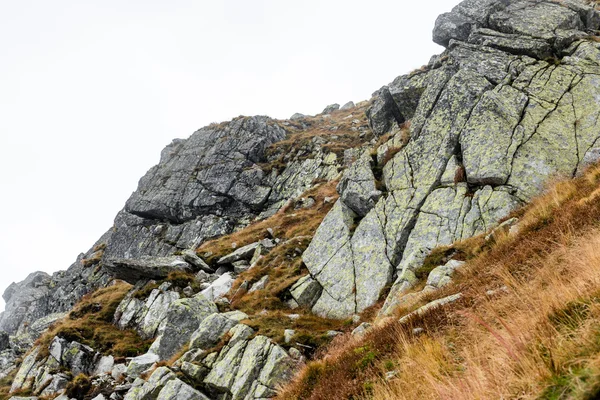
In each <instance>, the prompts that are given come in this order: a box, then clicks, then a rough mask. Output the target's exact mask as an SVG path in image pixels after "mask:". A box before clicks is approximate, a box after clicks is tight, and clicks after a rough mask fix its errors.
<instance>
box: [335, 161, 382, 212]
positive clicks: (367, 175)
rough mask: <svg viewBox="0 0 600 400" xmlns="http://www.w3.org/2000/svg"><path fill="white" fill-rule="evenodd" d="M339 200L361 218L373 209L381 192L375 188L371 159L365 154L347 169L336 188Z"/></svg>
mask: <svg viewBox="0 0 600 400" xmlns="http://www.w3.org/2000/svg"><path fill="white" fill-rule="evenodd" d="M337 191H338V192H339V193H340V199H341V200H342V201H343V202H344V204H346V205H347V206H348V207H350V208H351V209H352V211H354V212H355V213H356V214H358V215H359V216H361V217H364V216H365V215H367V213H368V212H369V211H370V210H371V209H372V208H373V207H375V203H376V202H377V200H379V197H381V192H380V191H379V190H377V187H376V186H375V176H374V175H373V171H372V169H371V157H370V155H369V154H368V153H365V154H364V155H363V156H362V157H361V158H359V159H358V160H357V161H356V162H355V163H354V164H352V166H351V167H350V168H348V169H347V170H346V171H345V172H344V175H343V176H342V179H341V180H340V183H339V184H338V186H337Z"/></svg>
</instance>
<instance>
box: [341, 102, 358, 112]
mask: <svg viewBox="0 0 600 400" xmlns="http://www.w3.org/2000/svg"><path fill="white" fill-rule="evenodd" d="M354 107H356V105H355V104H354V102H353V101H349V102H347V103H346V104H344V105H343V106H341V107H340V111H346V110H351V109H353V108H354Z"/></svg>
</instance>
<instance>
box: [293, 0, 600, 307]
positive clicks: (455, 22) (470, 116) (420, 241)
mask: <svg viewBox="0 0 600 400" xmlns="http://www.w3.org/2000/svg"><path fill="white" fill-rule="evenodd" d="M599 25H600V14H599V13H598V12H597V11H596V10H594V9H593V8H592V7H589V6H586V5H585V4H583V3H580V2H577V1H565V2H560V3H559V2H552V1H533V0H527V1H512V2H508V1H503V2H502V1H501V2H498V1H482V0H467V1H464V2H462V3H461V4H460V5H458V6H457V7H456V8H455V9H454V10H453V11H452V12H450V13H447V14H444V15H442V16H440V17H439V19H438V21H437V23H436V27H435V29H434V33H433V36H434V40H435V41H436V42H437V43H440V44H442V45H444V46H446V47H447V50H446V51H445V52H444V53H443V54H442V55H441V56H437V57H434V58H433V59H432V60H431V62H430V64H429V65H428V66H427V67H426V68H425V69H424V70H422V71H418V72H416V73H414V74H411V75H407V76H403V77H399V78H398V79H396V80H395V81H394V82H393V83H392V84H390V85H389V86H388V87H384V88H382V89H381V90H380V91H378V92H377V93H376V94H375V96H376V98H375V104H374V107H373V108H372V109H371V110H370V118H371V125H372V127H373V129H374V131H376V132H378V133H379V134H384V133H386V132H388V131H389V130H391V129H393V127H394V126H395V125H396V124H398V123H403V122H404V121H405V120H406V119H408V118H411V128H410V136H411V137H410V141H409V142H408V144H407V145H406V147H404V148H403V149H402V150H401V151H399V152H398V153H397V154H396V155H395V156H394V157H393V158H392V159H391V160H390V161H389V162H388V163H387V164H385V165H381V162H374V164H376V165H373V166H371V167H377V168H382V169H383V182H384V183H385V191H386V192H387V193H386V194H385V195H384V196H383V197H382V198H381V199H380V200H379V201H378V202H377V204H376V205H375V206H374V207H372V209H371V210H370V211H369V212H368V213H367V214H366V215H364V217H363V216H362V215H357V214H355V212H356V211H357V207H356V205H355V204H354V201H353V200H352V199H353V197H352V196H347V195H346V194H345V193H344V190H348V189H346V188H341V189H342V192H341V199H340V201H339V204H337V205H336V206H335V208H334V210H332V212H331V213H330V215H328V216H327V218H326V219H325V221H324V223H323V225H322V227H321V229H319V231H318V232H317V234H316V236H315V238H314V239H313V242H312V243H311V246H310V247H309V248H308V250H307V251H306V252H305V254H304V262H305V263H306V265H307V266H308V269H309V270H310V272H311V275H312V276H313V278H314V279H315V280H316V281H318V282H319V283H320V284H321V286H322V287H323V294H322V295H321V297H320V298H319V300H318V301H317V302H316V303H315V304H314V306H313V311H314V312H316V313H318V314H320V315H325V316H331V317H336V318H343V317H347V316H349V315H352V314H353V313H358V312H361V311H362V310H364V309H365V308H367V307H369V306H371V305H373V304H374V303H375V302H376V301H377V299H378V297H379V295H380V293H382V291H383V290H384V288H385V287H386V286H388V285H389V284H390V283H392V281H393V279H395V283H394V284H393V288H392V293H391V295H390V297H389V298H388V304H387V305H386V307H385V309H386V310H387V309H389V308H390V307H391V305H392V304H393V303H394V302H395V301H396V300H397V297H398V296H399V295H401V293H403V292H405V291H406V290H408V289H409V288H411V287H412V286H413V285H414V284H415V282H416V279H415V276H414V270H415V269H416V268H418V267H419V266H420V264H421V263H422V261H423V260H424V258H425V257H426V256H427V254H428V253H429V252H430V251H431V250H432V249H433V248H435V247H437V246H440V245H447V244H450V243H452V242H454V241H457V240H461V239H465V238H468V237H471V236H473V235H475V234H478V233H482V232H485V231H487V230H489V229H490V228H491V227H493V226H494V225H495V224H496V223H497V221H499V220H500V219H501V218H503V217H505V216H507V215H508V213H509V212H510V211H511V210H512V209H514V208H515V207H517V206H518V205H520V204H523V203H525V202H527V201H528V200H529V199H530V198H531V197H532V196H533V195H535V194H537V193H539V191H540V190H541V189H542V188H543V185H544V182H546V180H547V179H548V178H550V177H552V176H554V175H561V176H574V175H576V174H577V173H578V172H580V171H581V170H582V169H583V168H584V167H585V166H586V165H587V164H589V163H590V162H593V161H595V160H597V159H598V156H599V152H600V145H599V143H598V139H599V138H600V132H599V129H598V128H599V126H598V116H599V115H600V104H599V103H598V96H599V95H600V80H599V78H600V76H599V73H600V68H599V60H600V58H599V56H600V51H599V46H598V44H597V42H595V41H593V40H590V39H589V36H590V35H592V34H594V32H595V31H596V30H597V29H598V27H599ZM417 99H418V101H417ZM415 104H418V105H417V106H416V108H415ZM354 168H360V169H361V170H362V171H363V173H362V174H361V175H360V176H362V177H365V176H369V168H370V167H369V165H368V163H365V162H362V163H360V164H358V165H356V166H355V167H354ZM350 171H351V170H349V171H347V174H350V173H351V172H350ZM353 175H354V176H351V175H348V176H347V179H350V180H352V179H354V180H355V181H356V182H357V183H358V185H360V186H364V184H363V179H364V178H360V179H358V180H357V178H356V173H354V174H353ZM367 180H368V181H369V186H371V187H372V186H373V182H374V177H373V175H370V177H369V178H368V179H367ZM348 197H350V201H349V199H348ZM368 201H371V200H368ZM368 201H367V200H363V203H364V205H365V207H366V206H367V205H368ZM368 208H371V205H369V206H368ZM357 220H360V222H358V223H357ZM356 224H357V226H354V225H356ZM384 311H385V310H384Z"/></svg>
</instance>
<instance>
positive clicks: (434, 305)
mask: <svg viewBox="0 0 600 400" xmlns="http://www.w3.org/2000/svg"><path fill="white" fill-rule="evenodd" d="M461 298H462V293H457V294H453V295H451V296H448V297H444V298H442V299H438V300H434V301H432V302H431V303H427V304H425V305H424V306H422V307H420V308H418V309H417V310H415V311H413V312H411V313H410V314H407V315H405V316H404V317H402V318H400V320H399V322H400V323H405V322H406V321H408V320H409V319H410V318H411V317H413V316H415V315H423V314H425V313H427V312H428V311H430V310H432V309H435V308H438V307H442V306H445V305H446V304H451V303H454V302H456V301H458V300H460V299H461Z"/></svg>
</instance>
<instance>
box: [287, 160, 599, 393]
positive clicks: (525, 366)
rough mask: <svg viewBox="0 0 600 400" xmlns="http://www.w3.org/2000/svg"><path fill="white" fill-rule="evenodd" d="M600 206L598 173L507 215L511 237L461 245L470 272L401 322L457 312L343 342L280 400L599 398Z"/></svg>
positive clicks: (390, 324)
mask: <svg viewBox="0 0 600 400" xmlns="http://www.w3.org/2000/svg"><path fill="white" fill-rule="evenodd" d="M599 199H600V167H598V166H596V167H593V168H591V169H589V170H588V171H587V172H586V174H585V175H584V176H582V177H580V178H577V179H574V180H567V181H561V182H557V183H555V184H554V185H552V186H551V187H550V188H549V189H548V190H547V192H546V193H545V194H544V195H542V196H540V197H539V198H537V199H535V200H534V201H533V202H532V203H531V204H530V205H529V206H527V207H526V208H524V209H522V210H520V211H518V212H516V213H514V215H513V216H516V217H518V218H519V219H520V222H519V225H518V227H519V230H518V233H516V234H513V235H508V234H504V235H503V234H499V235H496V236H495V240H494V241H492V242H487V243H486V242H485V238H484V236H482V237H478V238H474V239H471V240H469V241H467V242H463V243H457V244H456V245H454V246H453V247H454V250H457V252H456V254H459V255H460V257H462V258H463V259H467V264H466V265H465V267H464V268H463V269H462V270H461V271H460V272H459V273H457V276H456V278H455V283H453V284H452V285H450V286H448V287H445V288H444V289H442V290H440V291H438V292H435V293H434V294H433V295H429V296H428V297H427V298H424V299H421V302H420V303H418V304H415V305H414V306H413V307H411V308H410V309H404V310H401V313H402V314H405V313H407V312H410V311H411V310H412V309H414V308H416V307H418V306H419V305H421V304H423V303H424V302H427V301H431V300H433V299H435V298H442V297H445V296H448V295H450V294H454V293H458V292H460V293H462V294H463V298H462V300H461V301H460V302H457V303H454V304H453V305H451V306H448V307H445V308H439V309H435V310H433V311H432V312H430V313H428V314H425V315H422V316H419V317H414V318H412V319H411V320H410V321H409V323H407V324H400V323H399V322H398V318H397V317H395V318H393V319H388V320H382V321H379V323H378V325H377V326H376V327H375V328H374V329H373V330H372V331H370V333H368V334H367V335H366V336H365V337H364V338H362V339H355V338H350V337H345V338H340V339H339V341H338V344H337V345H336V344H334V345H333V346H332V347H331V348H330V350H329V352H328V353H327V356H326V357H324V358H323V359H320V360H316V361H313V362H310V363H308V364H307V366H306V367H305V368H304V369H303V370H302V371H301V372H300V374H299V375H298V376H297V378H296V380H295V381H294V382H293V383H292V384H291V385H289V386H288V387H287V388H286V389H285V390H284V391H283V392H282V393H281V394H280V396H279V398H281V399H328V400H335V399H349V398H352V399H358V398H369V399H371V398H372V399H386V400H387V399H440V398H443V399H496V398H523V399H525V398H542V399H571V398H573V399H593V398H598V396H600V273H599V272H600V202H599V201H598V200H599ZM451 253H452V251H448V249H442V250H440V251H439V252H438V254H437V256H439V257H440V259H443V258H444V256H445V255H447V254H451ZM402 314H400V315H399V316H401V315H402ZM414 328H422V329H423V332H422V333H419V331H416V332H414V331H413V329H414ZM387 372H391V373H390V374H389V376H388V377H387V378H386V373H387Z"/></svg>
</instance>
